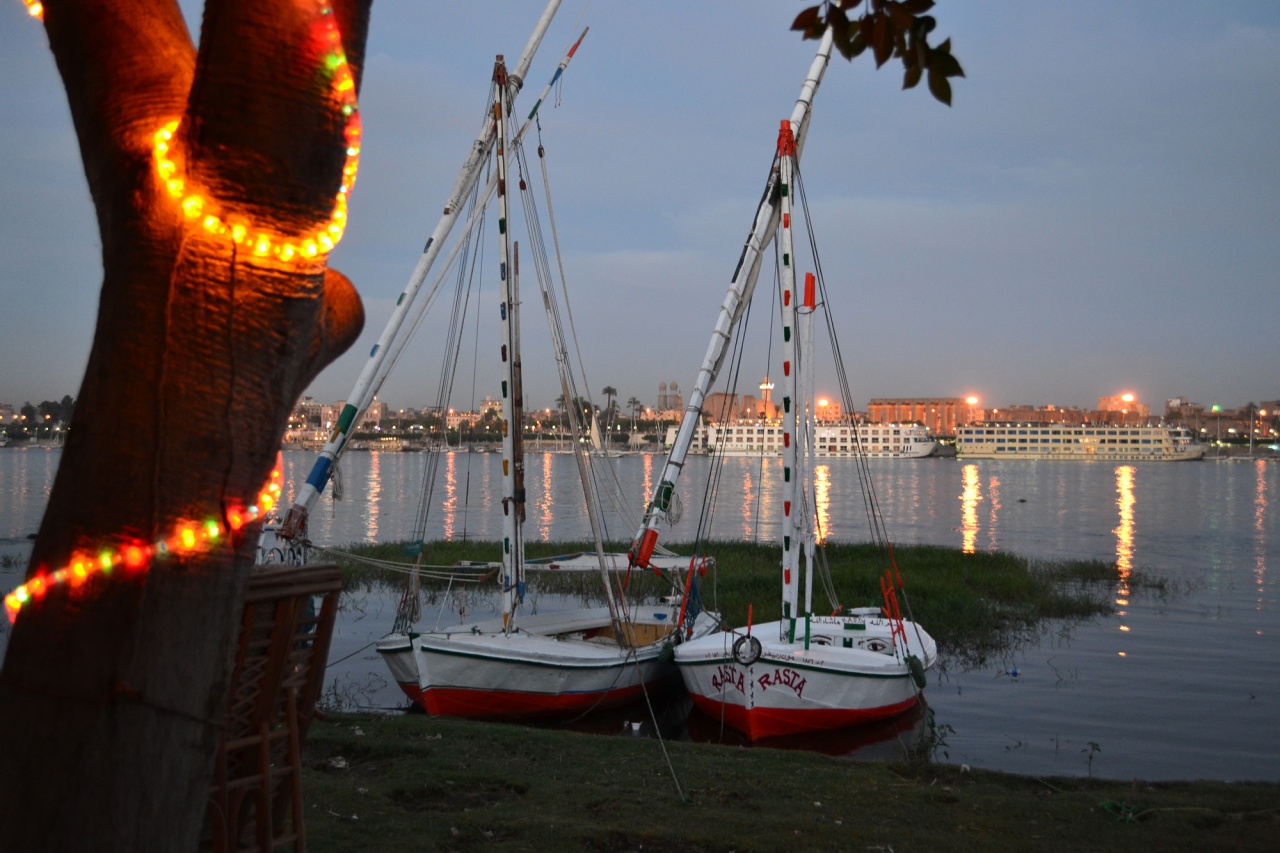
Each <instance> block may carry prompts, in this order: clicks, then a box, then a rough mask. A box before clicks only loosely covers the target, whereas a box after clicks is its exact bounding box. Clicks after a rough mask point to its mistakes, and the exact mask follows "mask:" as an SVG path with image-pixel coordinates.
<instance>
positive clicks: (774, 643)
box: [633, 34, 937, 740]
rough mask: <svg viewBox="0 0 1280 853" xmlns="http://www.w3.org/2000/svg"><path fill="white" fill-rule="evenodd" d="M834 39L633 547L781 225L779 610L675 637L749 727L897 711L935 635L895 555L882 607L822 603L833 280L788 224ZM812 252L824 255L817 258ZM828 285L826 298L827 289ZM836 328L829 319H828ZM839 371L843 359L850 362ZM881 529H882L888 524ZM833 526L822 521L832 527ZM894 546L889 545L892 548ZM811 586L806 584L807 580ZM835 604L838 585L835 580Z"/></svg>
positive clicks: (777, 165) (649, 539)
mask: <svg viewBox="0 0 1280 853" xmlns="http://www.w3.org/2000/svg"><path fill="white" fill-rule="evenodd" d="M829 52H830V36H829V34H828V38H827V39H825V40H824V42H823V48H821V49H820V50H819V55H818V57H817V58H816V59H815V61H814V66H813V68H812V69H811V71H810V74H809V78H808V80H807V81H806V86H805V89H804V90H803V91H802V94H801V98H800V100H799V102H798V103H797V105H796V109H795V111H794V112H793V114H792V117H791V119H790V120H786V121H783V122H782V128H781V131H780V133H779V139H778V152H777V157H776V159H775V160H774V167H773V169H772V170H771V172H770V177H769V182H768V184H767V186H766V190H765V193H764V198H763V200H762V201H761V204H760V207H759V209H758V211H757V214H756V218H755V224H754V227H753V229H752V232H751V236H750V237H749V239H748V242H747V248H746V249H745V250H744V255H743V259H742V260H740V261H739V264H738V268H737V271H736V272H735V275H734V278H733V281H732V282H731V283H730V288H729V294H728V296H726V298H725V300H724V303H723V306H722V308H721V314H720V317H719V319H718V321H717V323H716V326H715V331H714V333H713V336H712V342H711V345H710V347H709V349H708V352H707V356H706V358H705V359H704V362H703V367H702V369H701V371H700V373H699V376H698V382H697V383H696V386H695V389H694V393H693V394H692V395H691V402H690V405H689V409H688V410H687V411H686V413H685V418H684V420H683V421H682V423H681V426H680V429H679V431H678V432H677V438H676V441H675V442H674V444H673V447H672V451H671V458H670V460H669V461H668V465H667V467H666V469H664V476H663V482H662V483H661V484H660V485H659V486H658V488H657V489H656V490H655V494H654V497H653V500H652V502H651V503H650V506H649V510H648V514H647V517H646V522H645V526H644V527H643V528H642V529H641V531H640V532H639V533H638V534H637V536H636V540H635V545H634V546H633V550H634V552H635V554H636V559H637V562H638V563H640V564H643V563H644V560H645V559H646V555H647V553H648V552H649V551H650V550H651V549H652V547H653V546H654V545H655V544H656V539H657V531H658V525H659V523H661V522H662V521H664V520H665V518H666V515H667V512H668V501H669V496H670V494H671V492H672V490H673V489H674V483H675V477H677V476H678V475H679V473H680V470H681V468H682V467H683V466H682V463H683V454H684V453H686V452H687V451H688V448H689V445H690V441H691V438H692V435H693V431H694V429H695V428H696V427H697V424H698V417H699V415H700V409H701V402H702V400H703V399H704V398H705V395H706V393H707V390H708V389H709V387H710V385H711V383H712V382H713V381H714V379H715V377H716V375H717V373H718V372H719V370H720V367H721V362H722V361H723V358H724V355H725V348H726V347H727V345H728V342H729V341H730V338H731V337H732V335H733V334H734V331H735V329H736V327H737V325H738V320H739V318H740V316H741V313H742V308H743V306H744V305H745V303H746V302H747V301H748V300H749V299H750V298H751V294H752V292H753V290H754V286H755V280H756V277H757V275H758V272H759V266H760V257H761V254H762V253H763V250H764V249H765V247H767V245H768V244H769V243H770V242H771V241H772V239H773V235H774V233H775V232H776V234H777V236H778V240H779V244H780V245H779V247H778V252H777V254H778V255H779V256H780V270H779V284H780V287H779V291H780V294H781V326H782V332H783V353H782V359H783V363H782V367H783V371H782V372H783V375H784V377H785V386H786V387H785V388H784V391H783V395H784V396H783V401H782V402H783V407H782V408H783V429H784V433H783V437H784V440H783V463H782V467H783V484H782V490H783V491H782V495H781V503H782V507H781V509H782V513H781V515H782V517H781V519H780V521H781V525H780V528H781V536H780V540H781V541H780V542H779V545H780V549H779V550H780V554H781V580H782V590H781V608H780V610H781V618H780V619H777V620H774V621H770V622H767V623H765V624H759V625H751V624H748V625H746V626H745V627H741V628H736V629H734V630H732V631H722V632H716V633H713V634H709V635H707V636H705V637H702V638H694V639H691V640H690V641H689V642H686V643H683V644H681V645H680V646H678V647H676V649H675V659H676V664H677V666H678V667H679V669H680V674H681V677H682V679H683V680H684V683H685V687H686V688H687V689H688V691H689V693H690V695H691V696H692V698H693V702H694V704H695V706H696V707H697V708H698V709H700V710H701V711H702V712H704V713H706V714H708V715H710V716H711V717H713V718H715V719H719V720H721V721H723V723H724V724H726V725H728V726H731V727H732V728H735V729H738V730H739V731H742V732H744V733H745V734H746V735H747V736H748V737H749V738H751V739H752V740H755V739H758V738H764V737H771V736H775V735H785V734H796V733H801V732H811V731H822V730H828V729H834V728H841V727H845V726H850V725H855V724H858V723H862V722H868V721H871V720H875V719H880V718H884V717H889V716H893V715H895V714H899V713H901V712H903V711H906V710H908V709H910V708H911V707H913V706H914V705H915V704H916V703H917V702H918V701H919V700H920V696H921V690H922V689H923V687H924V679H925V671H926V670H927V669H929V668H930V667H931V666H933V664H934V662H935V661H936V659H937V645H936V643H935V642H934V640H933V639H932V638H931V637H930V636H929V635H928V634H927V633H926V632H925V631H924V630H923V629H922V628H921V627H920V626H919V625H916V624H914V623H913V622H911V621H909V620H906V619H904V618H903V617H902V614H901V611H900V609H899V604H898V601H899V596H898V593H899V591H900V590H901V579H900V577H899V575H898V573H897V568H896V566H893V567H892V569H891V570H890V571H888V572H887V573H886V578H885V580H884V581H883V582H882V590H883V593H884V599H885V601H884V606H883V608H881V607H870V608H852V609H842V608H840V607H839V606H838V604H837V605H835V606H834V607H833V612H831V613H830V614H829V615H823V614H818V613H815V612H814V609H813V588H814V580H815V568H819V569H821V568H822V567H821V566H818V564H817V560H816V558H817V556H818V550H819V548H820V542H819V532H818V530H817V520H816V518H815V510H816V503H817V501H816V494H815V489H814V479H815V478H814V465H813V461H812V460H813V457H814V454H815V449H816V443H817V442H816V439H817V425H816V412H817V399H816V395H815V393H814V383H813V368H814V366H815V356H814V352H813V351H814V345H813V341H814V332H813V324H814V320H815V315H816V314H817V313H818V311H819V310H825V309H826V307H827V300H826V298H825V289H824V288H822V285H821V282H820V280H818V279H817V278H816V277H815V276H814V275H813V274H809V275H807V276H806V277H805V279H804V283H803V285H798V284H797V280H796V273H795V264H796V258H795V252H794V246H793V242H792V228H793V225H794V224H795V216H794V214H795V211H794V210H793V209H792V203H793V201H794V199H795V196H796V193H795V189H796V185H797V182H796V180H795V177H796V176H795V171H796V163H797V160H798V157H799V147H800V142H801V141H802V140H803V137H804V130H805V127H806V120H807V118H808V114H809V107H810V104H811V100H812V97H813V94H814V92H815V90H816V88H817V86H818V84H819V82H820V80H821V78H822V73H823V71H824V70H825V67H826V60H827V57H829V55H830V54H829ZM815 265H816V264H815ZM820 290H821V291H822V294H821V298H819V291H820ZM828 329H829V330H832V329H834V325H833V324H830V323H829V324H828ZM841 374H842V375H843V370H842V369H841ZM879 529H881V530H882V529H883V528H879ZM826 533H827V531H822V534H823V535H824V536H825V534H826ZM887 553H888V554H889V555H890V558H891V557H892V550H888V551H887ZM802 591H803V597H802V596H801V592H802ZM829 596H830V597H831V598H832V600H833V603H834V595H833V594H832V593H829Z"/></svg>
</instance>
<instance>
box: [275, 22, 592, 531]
mask: <svg viewBox="0 0 1280 853" xmlns="http://www.w3.org/2000/svg"><path fill="white" fill-rule="evenodd" d="M560 2H561V0H549V2H548V3H547V6H546V8H545V9H544V10H543V13H542V17H541V18H539V19H538V23H537V25H536V26H535V27H534V30H533V34H532V35H531V36H530V37H529V41H528V43H527V44H526V45H525V47H524V52H523V53H521V55H520V61H519V62H518V63H517V64H516V70H515V72H514V73H510V74H508V75H507V87H508V90H509V91H508V94H509V96H510V98H511V99H512V100H514V99H515V96H516V94H517V93H519V91H520V89H521V88H522V87H523V85H524V75H525V74H527V73H528V71H529V66H530V64H532V62H533V56H534V54H535V53H536V52H537V50H538V47H539V45H541V44H542V37H543V36H544V35H545V34H546V32H547V28H548V27H549V26H551V20H552V18H554V17H555V14H556V11H557V10H558V9H559V7H560ZM585 35H586V33H585V32H584V33H583V36H585ZM581 42H582V38H579V39H578V42H577V43H575V44H574V46H573V48H572V49H571V50H570V52H569V54H568V55H567V56H566V58H565V59H563V60H561V64H560V65H559V67H557V68H556V73H555V75H554V76H553V77H552V81H551V83H549V84H547V88H546V89H544V90H543V93H542V95H540V96H539V98H538V104H539V105H540V104H541V103H542V98H544V97H545V96H546V92H547V91H548V90H550V88H551V86H552V85H554V84H555V81H556V80H558V79H559V78H560V74H561V72H563V71H564V67H565V65H566V64H568V60H569V59H570V58H572V55H573V51H574V50H577V47H578V44H580V43H581ZM536 111H537V106H535V107H534V112H536ZM532 116H533V113H530V118H532ZM522 131H523V128H522ZM495 133H496V128H495V127H494V123H493V120H492V116H491V115H488V114H486V116H485V121H484V123H483V125H482V126H481V128H480V132H479V134H478V135H477V136H476V139H475V141H474V142H473V143H472V145H471V150H470V152H469V153H468V154H467V158H466V160H465V161H464V162H463V164H462V169H461V170H460V171H459V173H458V177H457V178H456V179H455V180H454V182H453V187H452V188H451V189H450V190H449V196H448V198H447V199H446V201H445V205H444V213H443V215H442V216H441V217H440V221H439V222H438V223H437V224H436V227H435V230H434V231H433V232H432V233H431V236H430V237H428V238H427V243H426V245H425V246H424V247H423V249H422V254H421V255H420V256H419V257H418V262H417V264H416V265H415V266H414V269H413V274H412V275H411V276H410V277H409V283H408V285H407V286H406V287H405V289H404V291H403V292H401V294H400V296H399V298H398V299H397V300H396V305H395V309H394V310H393V311H392V313H391V318H390V319H389V320H388V321H387V326H386V328H385V329H383V332H382V336H381V337H379V338H378V342H377V343H376V344H374V346H373V349H372V350H371V351H370V352H369V360H368V361H367V362H366V363H365V366H364V369H363V370H362V371H361V372H360V377H359V378H358V379H357V380H356V383H355V386H354V388H353V389H352V391H351V394H350V395H349V396H348V397H347V402H346V404H345V405H344V406H343V407H342V412H341V414H339V416H338V422H337V423H336V424H335V425H334V427H333V429H332V431H330V433H329V438H328V440H327V441H326V442H325V445H324V447H323V448H322V449H321V451H320V456H319V457H318V458H317V459H316V461H315V464H314V465H313V466H312V468H311V473H310V474H309V475H308V476H307V480H306V482H305V483H304V484H303V486H302V488H301V489H300V490H299V491H298V494H297V496H296V497H295V498H294V501H293V506H291V507H290V508H289V512H288V515H286V517H285V519H284V523H283V524H282V525H281V529H280V531H279V534H280V536H281V537H283V538H285V539H292V538H294V537H295V536H296V535H298V534H299V533H300V532H301V531H302V530H303V529H304V528H305V526H306V522H307V516H308V515H309V514H310V512H311V508H312V507H313V506H315V503H316V501H317V500H318V499H319V497H320V494H321V492H323V491H324V489H325V486H326V485H328V483H329V478H330V476H331V475H332V472H333V464H334V463H335V462H336V461H337V460H338V457H340V456H341V455H342V452H343V450H345V448H346V444H347V439H348V438H350V435H351V432H352V431H353V430H354V428H355V425H356V423H357V422H358V421H359V420H360V417H361V416H362V415H363V414H364V413H365V411H366V410H367V409H368V408H369V405H370V404H371V403H372V402H373V397H374V395H375V394H377V392H378V389H379V388H380V387H381V385H382V382H383V380H384V379H385V378H386V375H387V369H388V367H389V365H390V364H391V363H392V362H394V361H395V356H396V355H397V354H398V351H399V348H402V347H403V346H404V342H405V341H406V340H407V338H408V336H407V335H405V336H403V337H402V338H401V339H400V340H399V341H397V340H396V339H397V336H398V335H399V333H400V330H401V327H402V326H403V325H404V322H405V318H406V317H407V316H408V314H409V309H410V307H411V306H412V305H413V302H414V300H415V298H416V297H417V295H418V291H419V290H420V289H421V287H422V283H423V282H424V281H426V278H427V274H428V273H429V272H430V270H431V266H432V264H434V263H435V261H436V258H437V257H438V256H439V254H440V249H441V247H442V246H443V244H444V241H445V240H446V239H447V238H448V236H449V233H450V232H451V231H452V229H453V226H454V223H455V222H457V219H458V216H459V215H460V214H461V212H462V207H463V203H464V201H465V200H466V198H467V196H468V195H470V194H471V191H472V189H473V188H474V187H475V184H476V181H477V180H478V179H479V177H480V172H481V169H482V167H483V166H484V164H485V162H486V161H487V160H488V159H489V155H490V153H491V152H492V150H493V145H494V141H495ZM455 249H456V244H455ZM438 281H439V278H437V282H438ZM429 299H430V296H428V300H429ZM410 328H412V324H410Z"/></svg>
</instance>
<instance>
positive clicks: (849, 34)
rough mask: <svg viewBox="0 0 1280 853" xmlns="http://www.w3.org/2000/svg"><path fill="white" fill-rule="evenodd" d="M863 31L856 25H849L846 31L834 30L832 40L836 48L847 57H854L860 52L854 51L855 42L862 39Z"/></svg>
mask: <svg viewBox="0 0 1280 853" xmlns="http://www.w3.org/2000/svg"><path fill="white" fill-rule="evenodd" d="M861 39H862V33H860V32H858V30H857V29H856V28H854V27H848V28H846V29H845V31H844V32H842V33H840V32H833V33H832V40H833V42H834V43H835V46H836V50H838V51H840V55H841V56H843V57H844V58H845V59H853V58H854V57H855V56H857V55H858V54H857V53H855V52H854V47H853V43H854V41H855V40H859V41H860V40H861Z"/></svg>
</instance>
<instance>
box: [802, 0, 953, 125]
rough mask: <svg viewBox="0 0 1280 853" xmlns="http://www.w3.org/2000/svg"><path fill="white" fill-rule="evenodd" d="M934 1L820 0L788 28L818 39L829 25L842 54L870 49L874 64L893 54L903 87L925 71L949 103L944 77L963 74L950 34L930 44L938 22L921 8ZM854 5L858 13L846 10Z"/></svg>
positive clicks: (948, 83) (937, 93)
mask: <svg viewBox="0 0 1280 853" xmlns="http://www.w3.org/2000/svg"><path fill="white" fill-rule="evenodd" d="M933 6H934V2H933V0H823V2H822V3H821V4H819V5H817V6H810V7H809V8H807V9H805V10H804V11H803V12H801V13H800V14H799V15H797V16H796V19H795V22H794V23H792V25H791V29H793V30H797V31H799V32H801V33H803V34H804V37H805V38H806V39H820V38H822V34H823V33H824V32H826V31H827V29H828V28H830V29H831V33H832V41H833V43H834V44H835V47H836V49H837V50H839V51H840V53H841V55H842V56H844V58H845V59H849V60H852V59H853V58H854V57H857V56H860V55H861V54H862V53H863V52H865V51H866V50H867V49H868V48H870V49H871V53H872V55H873V56H874V57H875V60H876V68H881V67H883V66H884V64H885V63H886V62H888V61H889V60H890V59H894V58H896V59H898V60H900V61H901V62H902V68H903V76H902V88H904V89H913V88H915V86H916V85H917V84H918V83H919V82H920V80H921V79H922V78H923V77H924V76H925V75H926V74H927V75H928V79H929V92H930V93H931V94H932V95H933V97H935V98H936V99H938V100H939V101H941V102H942V103H944V104H946V105H947V106H951V81H950V79H949V78H951V77H963V76H964V69H963V68H961V67H960V62H959V61H958V60H957V59H956V58H955V57H954V56H952V54H951V39H947V40H946V41H944V42H943V43H942V44H940V45H938V46H936V47H933V46H931V45H930V44H929V36H930V34H931V33H932V32H933V31H934V29H935V28H936V27H937V23H938V22H937V21H936V20H934V18H933V16H932V15H927V14H925V13H926V12H928V11H929V10H931V9H932V8H933ZM859 9H860V10H861V13H860V14H854V15H851V14H850V13H851V12H857V11H858V10H859Z"/></svg>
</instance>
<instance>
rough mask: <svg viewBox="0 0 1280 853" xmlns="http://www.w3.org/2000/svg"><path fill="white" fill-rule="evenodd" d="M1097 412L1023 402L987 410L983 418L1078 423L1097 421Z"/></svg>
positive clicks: (1004, 421)
mask: <svg viewBox="0 0 1280 853" xmlns="http://www.w3.org/2000/svg"><path fill="white" fill-rule="evenodd" d="M1097 414H1098V413H1097V412H1089V411H1086V410H1084V409H1081V408H1079V407H1077V406H1066V407H1063V406H1055V405H1053V404H1052V403H1050V404H1048V405H1044V406H1029V405H1026V404H1025V403H1020V404H1017V405H1013V406H1005V407H1003V408H999V409H991V410H990V411H989V412H987V414H986V418H985V420H986V421H987V422H989V423H991V422H1001V423H1019V424H1069V425H1078V424H1087V423H1095V422H1097V421H1098V420H1099V418H1098V417H1097Z"/></svg>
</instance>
